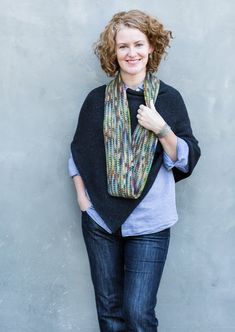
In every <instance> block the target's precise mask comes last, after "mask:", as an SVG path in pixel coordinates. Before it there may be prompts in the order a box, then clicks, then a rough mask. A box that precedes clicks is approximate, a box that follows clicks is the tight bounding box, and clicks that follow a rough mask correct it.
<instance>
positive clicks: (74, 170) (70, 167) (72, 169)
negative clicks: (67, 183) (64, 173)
mask: <svg viewBox="0 0 235 332" xmlns="http://www.w3.org/2000/svg"><path fill="white" fill-rule="evenodd" d="M68 171H69V176H71V177H74V176H75V175H80V173H79V171H78V169H77V167H76V165H75V163H74V160H73V156H72V154H71V153H70V157H69V160H68Z"/></svg>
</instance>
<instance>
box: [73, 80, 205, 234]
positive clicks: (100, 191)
mask: <svg viewBox="0 0 235 332" xmlns="http://www.w3.org/2000/svg"><path fill="white" fill-rule="evenodd" d="M105 88H106V86H105V85H103V86H100V87H98V88H96V89H94V90H92V91H91V92H90V93H89V94H88V96H87V98H86V99H85V101H84V103H83V105H82V108H81V112H80V114H79V119H78V125H77V129H76V132H75V135H74V138H73V141H72V143H71V151H72V156H73V159H74V162H75V165H76V166H77V168H78V169H79V173H80V175H81V177H82V179H83V181H84V184H85V186H86V189H87V192H88V194H89V196H90V199H91V202H92V204H93V206H94V208H95V209H96V211H97V212H98V214H99V215H100V216H101V217H102V218H103V220H105V222H106V224H107V226H108V227H109V228H110V229H111V230H112V232H115V231H116V230H117V229H118V228H119V227H120V226H121V225H122V223H123V222H124V221H125V220H126V219H127V217H128V216H129V215H130V214H131V212H132V211H133V210H134V209H135V207H136V206H137V205H138V204H139V203H140V201H141V200H142V199H143V198H144V197H145V195H146V194H147V193H148V191H149V189H150V188H151V186H152V184H153V182H154V180H155V178H156V176H157V174H158V171H159V169H160V167H161V165H162V158H163V148H162V145H161V143H160V141H158V144H157V148H156V152H155V156H154V160H153V163H152V167H151V169H150V172H149V175H148V179H147V182H146V185H145V188H144V190H143V192H142V194H141V196H140V197H139V198H138V199H129V198H122V197H114V196H111V195H109V194H108V190H107V176H106V160H105V147H104V139H103V117H104V98H105ZM127 99H128V103H129V109H130V116H131V129H132V132H133V131H134V129H135V126H136V124H137V118H136V115H137V110H138V108H139V105H140V104H145V102H144V95H143V92H137V91H133V90H130V89H127ZM155 107H156V109H157V111H158V112H159V113H160V114H161V116H162V117H163V118H164V120H165V121H166V122H167V123H168V124H169V125H170V126H171V129H172V130H173V132H174V133H175V135H176V136H178V137H180V138H182V139H184V140H185V141H186V142H187V144H188V146H189V158H188V165H189V168H188V172H187V173H183V172H181V171H180V170H178V169H176V168H173V174H174V178H175V182H178V181H180V180H182V179H184V178H187V177H188V176H189V175H190V174H191V173H192V171H193V169H194V167H195V165H196V164H197V162H198V159H199V157H200V148H199V146H198V141H197V140H196V138H195V137H194V136H193V133H192V129H191V124H190V120H189V117H188V113H187V110H186V107H185V104H184V101H183V99H182V97H181V95H180V94H179V92H178V91H177V90H175V89H174V88H172V87H171V86H169V85H167V84H165V83H164V82H163V81H160V89H159V94H158V98H157V101H156V103H155Z"/></svg>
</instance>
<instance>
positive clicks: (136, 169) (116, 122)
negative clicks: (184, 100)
mask: <svg viewBox="0 0 235 332" xmlns="http://www.w3.org/2000/svg"><path fill="white" fill-rule="evenodd" d="M159 85H160V83H159V80H158V78H157V77H156V75H155V74H154V73H150V72H147V74H146V77H145V80H144V99H145V104H146V106H148V107H150V101H151V99H152V100H153V102H154V104H155V102H156V99H157V95H158V91H159ZM103 134H104V144H105V156H106V172H107V187H108V193H109V194H110V195H111V196H117V197H124V198H133V199H137V198H138V197H140V195H141V193H142V191H143V189H144V186H145V184H146V181H147V178H148V174H149V171H150V169H151V165H152V162H153V158H154V154H155V150H156V146H157V137H156V135H155V134H154V133H153V132H152V131H150V130H148V129H145V128H144V127H143V126H141V125H140V124H139V123H138V124H137V126H136V128H135V130H134V132H133V134H132V133H131V120H130V111H129V106H128V100H127V94H126V88H125V84H124V82H123V81H122V78H121V75H120V73H119V74H118V75H117V76H116V77H115V78H114V79H113V80H112V81H111V82H110V83H109V84H108V85H107V87H106V91H105V109H104V122H103Z"/></svg>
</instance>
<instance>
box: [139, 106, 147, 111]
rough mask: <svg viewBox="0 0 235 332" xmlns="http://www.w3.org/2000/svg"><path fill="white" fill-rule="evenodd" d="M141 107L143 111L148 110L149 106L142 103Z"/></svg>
mask: <svg viewBox="0 0 235 332" xmlns="http://www.w3.org/2000/svg"><path fill="white" fill-rule="evenodd" d="M139 109H140V110H142V111H144V110H148V109H149V108H148V107H147V106H145V105H140V106H139Z"/></svg>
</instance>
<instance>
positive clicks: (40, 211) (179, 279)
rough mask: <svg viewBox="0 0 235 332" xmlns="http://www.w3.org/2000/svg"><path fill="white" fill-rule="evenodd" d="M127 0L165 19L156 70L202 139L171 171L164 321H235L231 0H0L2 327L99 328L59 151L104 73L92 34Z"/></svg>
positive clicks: (185, 327)
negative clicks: (163, 48)
mask: <svg viewBox="0 0 235 332" xmlns="http://www.w3.org/2000/svg"><path fill="white" fill-rule="evenodd" d="M133 8H139V9H143V10H146V11H148V12H150V13H153V14H154V15H156V16H157V17H158V18H159V19H160V20H162V21H163V22H164V23H165V25H166V27H167V28H168V29H171V30H173V33H174V36H175V39H174V40H173V42H172V47H171V49H170V50H169V55H168V58H167V60H166V61H165V62H164V63H162V65H161V69H160V73H159V77H160V78H161V79H162V80H163V81H165V82H167V83H169V84H171V85H174V86H175V87H176V88H177V89H179V90H180V92H181V93H182V95H183V97H184V99H185V102H186V105H187V107H188V111H189V114H190V117H191V121H192V125H193V128H194V133H195V135H196V136H197V137H198V139H199V141H200V146H201V148H202V158H201V160H200V162H199V164H198V166H197V168H196V170H195V172H194V174H193V176H192V177H191V178H189V179H188V180H186V181H182V182H181V183H179V184H177V204H178V211H179V217H180V220H179V223H178V224H177V226H175V227H174V228H173V229H172V242H171V247H170V251H169V256H168V261H167V265H166V269H165V271H164V277H163V280H162V284H161V288H160V291H159V299H158V306H157V313H158V317H159V321H160V331H161V332H232V331H235V315H234V312H235V256H234V240H235V227H234V226H235V221H234V214H235V206H234V197H235V193H234V188H235V178H234V163H235V157H234V141H233V140H234V130H235V126H234V124H235V123H234V104H235V95H234V83H235V80H234V78H235V75H234V66H233V64H234V60H233V59H234V57H235V49H234V42H235V41H234V35H235V2H234V1H232V0H224V1H219V0H214V1H212V0H206V1H196V0H187V1H186V0H178V1H173V0H165V1H148V2H144V1H142V0H141V1H108V0H99V1H98V0H97V1H92V0H67V1H65V0H60V1H55V0H52V1H48V0H34V1H30V0H21V1H17V0H1V2H0V45H1V52H0V151H1V153H0V167H1V172H0V183H1V187H0V188H1V196H0V215H1V217H0V331H1V332H42V331H44V332H68V331H71V332H77V331H82V332H88V331H89V332H96V331H98V325H97V318H96V313H95V304H94V294H93V289H92V284H91V279H90V274H89V266H88V260H87V256H86V251H85V246H84V243H83V238H82V234H81V226H80V211H79V208H78V207H77V203H76V197H75V191H74V188H73V184H72V181H71V179H70V178H69V177H68V174H67V158H68V155H69V145H70V141H71V139H72V136H73V133H74V130H75V127H76V123H77V117H78V114H79V110H80V106H81V104H82V102H83V100H84V97H85V95H86V94H87V93H88V91H89V90H90V89H91V88H93V87H95V86H97V85H100V84H103V83H104V82H106V77H105V75H104V74H103V73H102V72H101V70H100V69H99V67H98V62H97V60H96V58H95V56H93V53H92V49H91V45H92V43H93V42H94V41H95V40H96V39H97V37H98V33H99V32H100V31H101V30H102V29H103V27H104V25H105V24H106V23H107V21H108V20H109V19H110V17H111V16H112V15H113V14H114V13H115V12H117V11H119V10H127V9H133ZM146 332H147V331H146Z"/></svg>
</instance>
